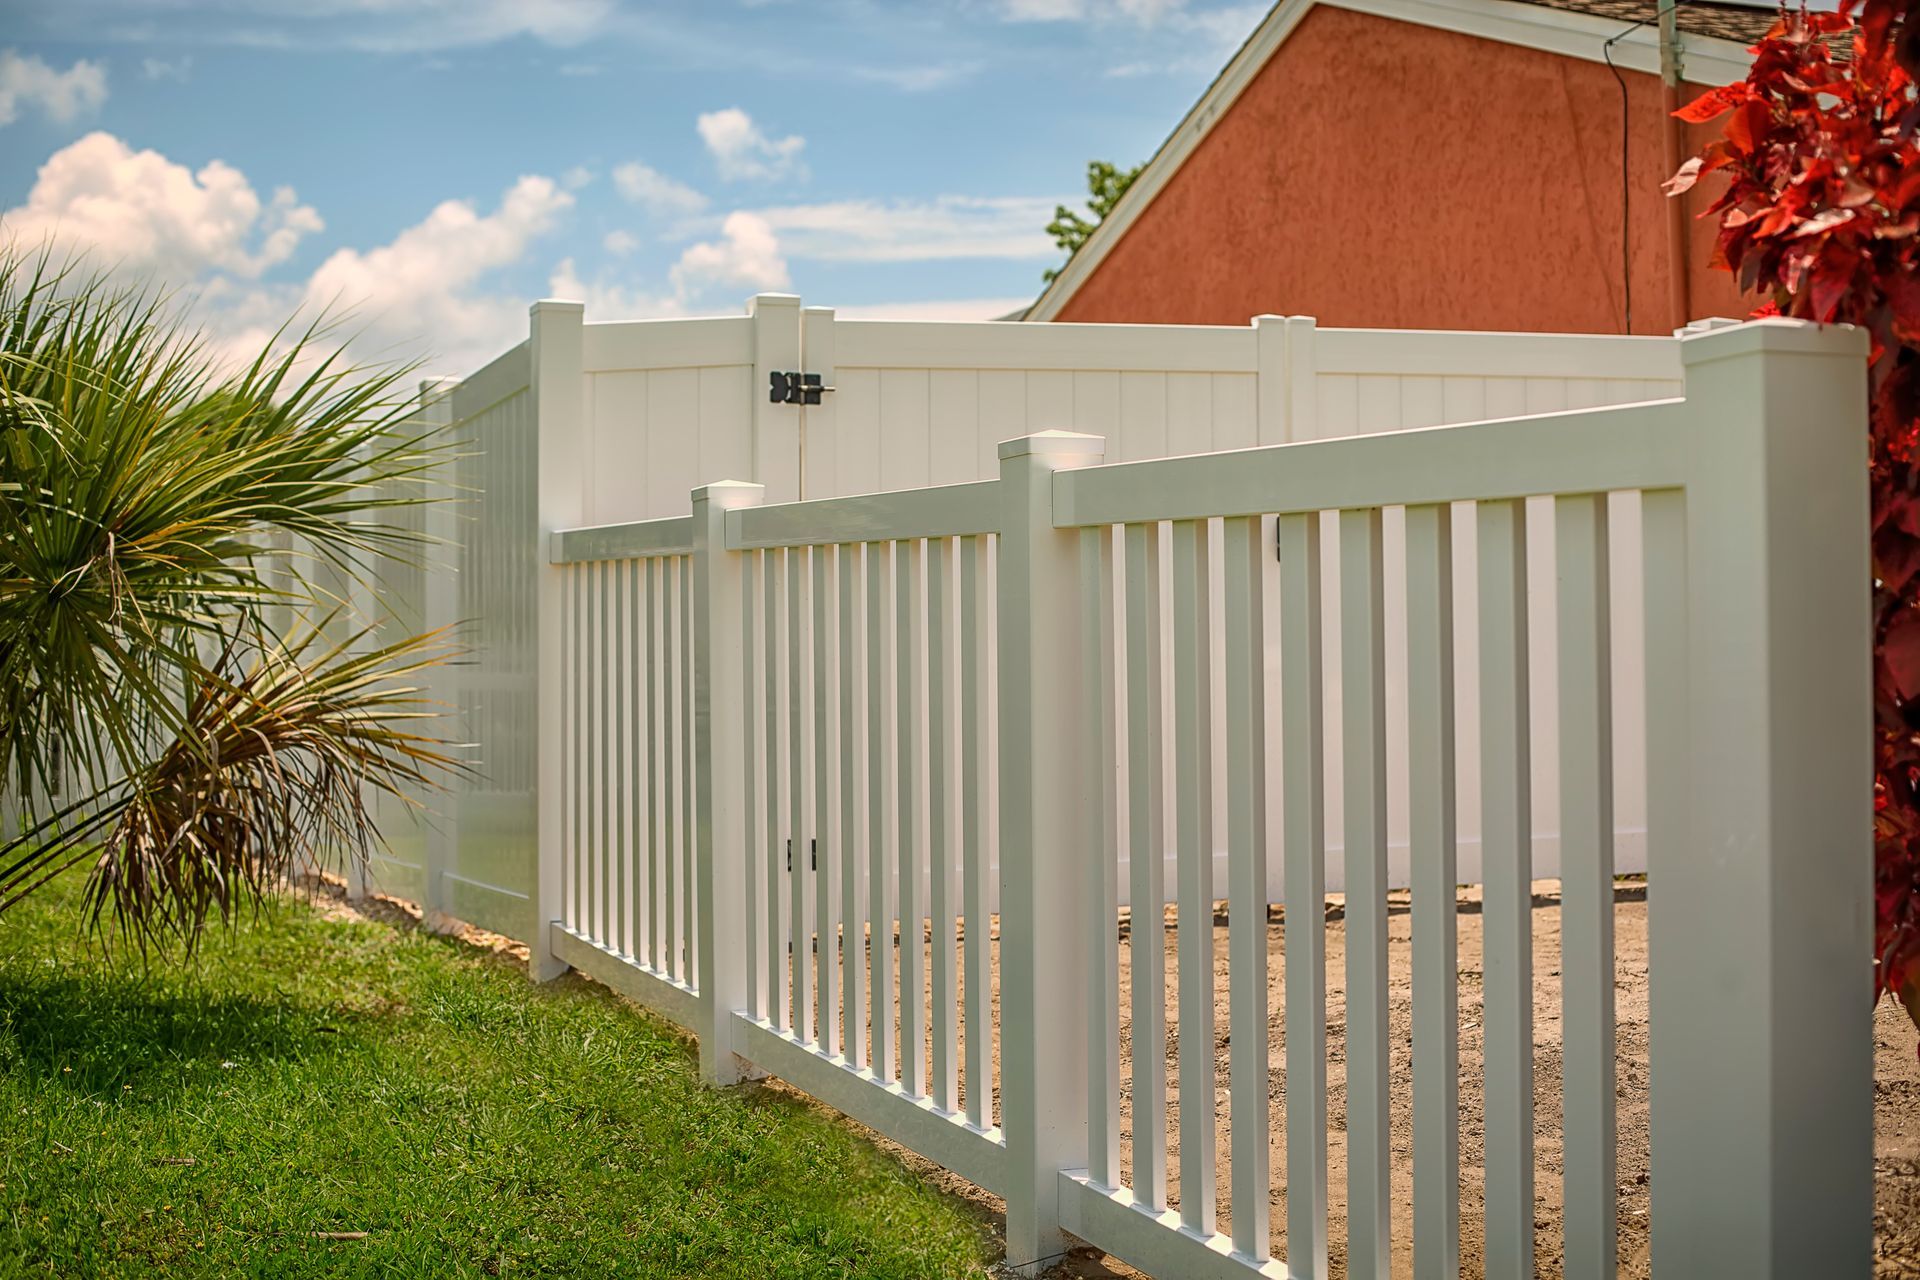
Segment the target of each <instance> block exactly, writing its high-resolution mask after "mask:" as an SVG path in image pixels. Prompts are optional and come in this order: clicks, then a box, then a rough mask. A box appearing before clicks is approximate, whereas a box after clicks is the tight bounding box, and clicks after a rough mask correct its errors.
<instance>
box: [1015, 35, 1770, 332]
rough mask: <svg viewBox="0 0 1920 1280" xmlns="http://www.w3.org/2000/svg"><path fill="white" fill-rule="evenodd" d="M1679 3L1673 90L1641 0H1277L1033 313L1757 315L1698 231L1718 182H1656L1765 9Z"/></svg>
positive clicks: (1509, 326) (1112, 316)
mask: <svg viewBox="0 0 1920 1280" xmlns="http://www.w3.org/2000/svg"><path fill="white" fill-rule="evenodd" d="M1675 17H1676V25H1677V29H1678V31H1677V39H1676V40H1675V42H1674V52H1675V55H1676V57H1677V63H1678V66H1677V75H1675V76H1674V77H1673V79H1674V81H1675V82H1674V83H1672V84H1670V85H1669V84H1668V83H1665V82H1663V78H1662V73H1661V39H1660V35H1659V30H1660V24H1659V22H1658V21H1657V20H1656V10H1655V7H1654V5H1653V4H1652V3H1651V2H1650V0H1541V2H1538V3H1531V2H1525V0H1281V3H1279V4H1278V5H1276V6H1275V7H1274V9H1273V11H1272V12H1271V13H1269V14H1268V15H1267V17H1266V19H1265V20H1264V21H1263V22H1262V23H1261V25H1260V27H1259V29H1258V30H1257V31H1255V32H1254V34H1253V36H1252V37H1251V38H1250V39H1249V40H1248V41H1247V43H1246V45H1245V46H1244V47H1243V48H1242V49H1241V50H1240V52H1239V53H1238V54H1237V55H1235V57H1234V58H1233V60H1232V61H1231V62H1230V63H1229V64H1228V65H1227V67H1226V69H1225V70H1224V71H1222V72H1221V74H1220V76H1219V78H1218V79H1217V80H1215V81H1214V83H1213V85H1212V87H1211V88H1209V89H1208V91H1207V93H1206V95H1205V96H1204V97H1202V98H1201V100H1200V101H1199V103H1198V104H1196V105H1195V106H1194V108H1193V110H1192V111H1190V112H1189V113H1188V114H1187V117H1186V119H1185V120H1183V121H1181V122H1180V125H1179V127H1178V128H1177V129H1175V130H1174V132H1173V134H1172V136H1170V137H1169V138H1168V139H1167V141H1166V142H1165V143H1164V144H1163V145H1162V146H1161V148H1160V150H1159V151H1158V152H1157V153H1155V155H1154V157H1153V159H1152V160H1151V162H1150V163H1149V164H1148V166H1147V168H1146V170H1145V171H1144V172H1143V173H1142V174H1141V175H1140V177H1139V178H1138V179H1137V180H1136V181H1135V183H1134V185H1133V187H1132V188H1131V189H1130V190H1129V191H1128V192H1127V194H1126V196H1125V197H1124V198H1123V199H1122V200H1121V202H1120V204H1119V205H1118V206H1117V207H1116V208H1115V209H1114V211H1113V213H1112V214H1111V215H1110V216H1109V217H1108V218H1107V220H1106V221H1105V222H1104V223H1102V224H1101V226H1100V227H1099V228H1098V230H1097V231H1096V232H1095V233H1094V235H1093V236H1092V238H1091V239H1090V240H1089V241H1088V242H1087V243H1086V244H1085V245H1084V246H1083V247H1082V248H1081V249H1080V251H1079V252H1078V253H1077V254H1075V255H1074V257H1073V258H1072V260H1071V261H1070V262H1069V263H1068V264H1067V266H1066V268H1065V269H1064V270H1063V271H1062V272H1061V274H1060V276H1059V277H1058V278H1057V279H1056V280H1055V281H1054V282H1053V283H1052V285H1051V286H1050V287H1049V288H1048V289H1047V291H1046V292H1045V293H1044V294H1042V295H1041V297H1040V299H1039V300H1038V301H1037V302H1036V303H1035V304H1034V306H1033V307H1032V308H1031V309H1030V310H1029V311H1028V312H1027V315H1026V318H1027V319H1029V320H1087V321H1114V322H1121V321H1125V322H1155V323H1185V324H1244V323H1246V322H1247V320H1248V318H1249V317H1251V316H1254V315H1257V314H1261V313H1266V312H1273V313H1281V314H1293V315H1312V316H1315V317H1317V318H1318V319H1319V321H1320V322H1321V323H1322V324H1325V325H1353V326H1365V327H1380V328H1417V329H1505V330H1556V331H1563V332H1594V333H1619V332H1624V331H1627V329H1628V323H1627V310H1628V304H1629V301H1630V302H1631V308H1632V324H1631V331H1632V332H1635V333H1665V332H1669V331H1671V330H1672V329H1674V328H1675V327H1677V326H1679V325H1681V324H1683V323H1685V322H1686V321H1688V320H1692V319H1696V318H1699V317H1703V316H1711V315H1731V316H1741V315H1745V314H1746V313H1747V312H1748V311H1749V310H1750V309H1751V306H1750V304H1749V303H1748V302H1745V301H1743V300H1742V299H1741V298H1740V296H1739V294H1738V293H1737V291H1736V290H1735V289H1734V287H1733V282H1732V278H1731V277H1730V276H1729V275H1728V274H1727V273H1726V272H1724V271H1718V270H1713V269H1710V268H1709V266H1708V258H1709V255H1710V252H1711V247H1712V227H1711V225H1710V224H1709V223H1706V222H1699V221H1696V220H1695V219H1694V214H1695V213H1696V212H1697V211H1698V210H1699V209H1702V208H1705V207H1706V204H1707V203H1708V202H1710V200H1711V192H1710V191H1709V190H1708V188H1707V184H1704V183H1703V184H1702V186H1701V187H1700V188H1696V190H1695V191H1694V192H1693V193H1692V194H1691V195H1690V196H1689V197H1688V198H1687V202H1686V203H1685V204H1681V203H1679V202H1673V201H1669V199H1668V198H1667V197H1666V196H1665V194H1664V193H1663V192H1662V191H1661V189H1660V184H1661V182H1662V181H1663V180H1664V179H1665V178H1666V177H1667V176H1668V175H1670V174H1671V173H1672V171H1673V170H1674V168H1675V167H1677V165H1678V164H1679V162H1680V161H1681V160H1682V159H1684V158H1685V157H1686V156H1687V155H1690V154H1692V152H1693V150H1694V149H1695V147H1696V144H1697V143H1698V142H1700V141H1702V140H1703V139H1704V138H1705V137H1707V136H1710V133H1711V131H1712V130H1713V128H1714V126H1711V125H1710V126H1705V130H1704V131H1698V130H1692V129H1689V128H1687V127H1686V126H1683V125H1680V124H1679V123H1678V122H1677V121H1672V119H1671V116H1670V114H1669V112H1670V110H1671V106H1672V104H1675V103H1685V102H1687V101H1689V100H1691V98H1692V97H1693V96H1694V95H1695V94H1696V93H1698V92H1699V91H1700V89H1701V88H1703V87H1705V86H1711V85H1717V84H1724V83H1726V82H1728V81H1730V80H1735V79H1739V78H1740V77H1742V76H1744V75H1745V74H1746V69H1747V66H1748V62H1749V55H1748V54H1747V52H1746V49H1747V46H1748V45H1750V44H1751V43H1752V42H1753V41H1755V40H1757V39H1758V38H1759V37H1760V36H1761V35H1762V34H1763V33H1764V32H1765V31H1766V29H1767V27H1768V26H1769V25H1771V23H1772V22H1773V19H1774V11H1773V10H1770V9H1765V8H1754V7H1745V6H1739V5H1726V4H1707V3H1688V4H1682V5H1680V6H1679V7H1678V9H1677V12H1676V15H1675ZM1636 23H1640V24H1643V25H1639V26H1637V27H1635V26H1634V25H1633V24H1636ZM1616 37H1617V39H1616ZM1609 40H1613V43H1612V45H1611V48H1610V50H1609V48H1608V41H1609ZM1608 52H1610V53H1611V56H1612V61H1613V63H1614V66H1615V67H1617V68H1618V77H1617V78H1616V74H1615V71H1614V70H1613V69H1612V68H1609V66H1608V65H1607V55H1608ZM1623 144H1624V145H1623ZM1623 181H1624V184H1625V188H1626V189H1625V191H1624V192H1623ZM1623 196H1624V200H1623ZM1623 203H1624V205H1625V206H1626V212H1625V224H1626V225H1625V230H1626V237H1625V240H1626V243H1625V244H1624V245H1623V243H1622V239H1623V237H1622V221H1623Z"/></svg>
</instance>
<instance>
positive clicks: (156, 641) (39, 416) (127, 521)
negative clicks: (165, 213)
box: [0, 253, 456, 951]
mask: <svg viewBox="0 0 1920 1280" xmlns="http://www.w3.org/2000/svg"><path fill="white" fill-rule="evenodd" d="M176 317H177V310H176V309H175V308H174V307H172V306H171V304H170V302H169V300H168V299H167V298H165V297H164V296H162V295H159V294H156V293H153V292H151V291H148V290H143V289H124V288H118V287H115V286H113V285H112V284H110V283H109V282H107V281H106V280H104V279H103V278H101V277H98V276H93V277H85V276H83V275H82V274H81V273H80V272H79V271H78V270H77V269H75V268H74V267H73V266H72V265H71V264H69V265H68V266H65V267H62V266H56V265H54V264H52V263H51V262H50V261H49V260H48V259H47V258H46V257H45V256H41V257H38V258H28V257H23V256H20V255H17V254H13V253H6V254H4V255H0V800H4V801H5V802H6V803H7V805H8V807H9V808H10V809H11V810H13V811H14V812H15V813H17V814H18V815H19V818H20V823H19V829H18V832H17V834H16V835H15V836H14V837H13V838H12V839H10V840H9V841H7V842H6V843H5V844H4V845H0V911H4V910H5V909H6V908H7V907H8V906H11V905H12V904H14V903H15V902H18V901H19V900H20V899H21V897H23V896H24V895H25V894H27V893H30V892H31V891H32V890H33V889H34V888H36V887H37V886H39V885H40V884H43V883H45V882H46V880H47V879H48V878H49V877H51V876H53V875H57V874H59V873H60V872H61V871H62V870H64V869H66V868H67V867H70V866H73V865H75V864H77V863H81V862H85V861H88V860H91V861H92V870H91V874H90V878H89V884H88V894H87V919H88V921H89V922H90V923H91V925H92V926H93V927H95V928H99V927H100V926H101V925H102V924H103V923H106V922H111V923H112V924H113V925H115V926H116V927H117V931H118V932H119V933H120V934H121V936H122V937H123V938H125V939H127V940H131V941H132V942H134V943H136V944H137V945H138V946H139V947H140V948H141V949H142V950H143V951H144V950H145V949H146V948H147V947H149V946H150V945H152V944H154V943H156V942H158V943H166V942H179V943H183V944H184V945H185V946H187V947H189V948H190V947H191V946H192V944H193V942H194V941H195V939H196V938H197V937H198V936H199V935H200V933H201V932H202V930H203V929H204V928H205V926H206V924H207V922H208V920H209V919H210V918H219V919H222V920H231V919H232V918H233V916H234V914H235V913H236V912H237V911H240V910H243V909H245V908H247V907H249V906H250V905H257V904H258V902H259V900H260V898H261V896H262V895H263V894H265V893H267V892H270V891H271V890H272V889H273V888H274V886H276V885H277V884H279V883H281V882H282V881H283V880H284V879H285V878H286V877H287V876H288V875H289V873H290V872H292V871H294V870H295V869H297V868H299V867H302V866H306V865H313V864H325V863H328V862H335V863H337V861H338V860H339V859H341V858H364V857H365V856H366V853H367V850H368V846H369V842H370V841H371V840H373V839H376V838H377V833H376V832H375V831H374V829H373V824H372V822H371V819H370V817H369V808H368V801H369V798H370V797H371V796H372V795H375V794H378V793H380V792H386V793H388V794H391V795H394V796H399V797H402V798H404V797H405V796H406V795H407V794H408V793H410V792H413V791H417V790H418V789H420V788H421V787H423V786H427V785H430V784H431V783H433V782H434V781H436V780H437V778H438V777H439V775H440V774H441V773H442V772H443V771H444V770H446V769H448V768H452V767H456V766H455V762H454V761H453V760H452V759H451V758H450V756H449V754H448V752H447V750H446V748H445V747H444V746H443V744H441V743H440V742H439V741H437V740H436V739H435V738H434V737H433V736H431V735H430V734H429V733H428V732H427V729H428V727H429V726H428V725H426V724H425V723H423V721H424V719H425V718H426V717H430V716H431V715H432V714H433V710H432V708H431V706H430V705H428V703H427V702H426V700H425V698H424V696H423V693H422V691H421V689H420V687H419V674H420V672H421V669H422V668H423V667H424V666H425V665H427V664H429V663H431V662H433V661H436V660H438V659H439V658H440V657H442V656H444V652H445V645H444V643H443V642H442V640H441V638H440V637H438V636H436V635H426V636H414V637H408V638H405V639H401V640H398V641H394V642H386V641H384V640H379V641H376V640H375V639H374V638H373V632H372V631H371V630H370V629H369V627H368V625H367V623H366V621H365V620H364V619H350V618H349V617H347V616H346V614H345V612H344V610H343V608H342V605H341V602H340V601H339V600H338V599H337V598H333V597H332V596H330V595H329V594H328V593H327V592H326V591H324V590H321V589H319V588H317V587H314V586H310V585H308V583H309V582H312V581H318V580H319V579H321V578H322V577H324V576H329V574H330V575H331V576H334V577H338V576H340V575H342V574H345V575H349V576H352V575H365V574H369V573H372V572H374V571H375V567H376V566H377V565H378V564H379V563H380V561H381V560H382V559H383V558H385V557H393V556H405V555H412V554H419V553H420V552H421V551H422V548H420V547H419V546H418V545H417V543H418V538H417V536H415V535H411V534H409V533H407V532H406V531H405V530H404V529H403V528H402V526H401V525H400V524H399V523H397V522H395V521H394V519H393V516H394V514H395V512H394V508H396V507H398V506H402V505H405V504H409V503H417V502H419V501H421V500H423V496H424V486H423V484H422V480H423V477H424V476H425V473H426V471H427V469H428V468H429V467H431V466H432V465H433V464H434V463H435V462H436V460H437V458H436V455H437V453H438V452H439V451H440V447H439V446H438V445H437V443H434V442H427V443H426V444H423V443H422V441H421V440H420V439H419V433H418V432H417V431H416V430H413V429H412V428H411V427H408V428H405V429H403V428H402V426H401V423H402V419H404V418H405V417H406V416H407V415H408V414H409V413H410V412H411V409H412V404H411V403H410V401H409V398H408V397H407V396H406V394H405V383H406V378H407V375H408V373H409V372H410V370H408V369H406V368H404V367H371V368H370V367H365V366H361V365H356V364H354V363H352V362H350V361H348V360H347V359H346V358H345V357H344V356H343V354H342V353H341V352H340V351H338V350H330V349H328V346H327V336H328V334H327V330H326V329H325V328H324V327H323V326H314V327H310V328H308V329H306V330H305V331H303V332H283V333H280V334H276V335H275V336H274V339H273V341H272V342H271V343H270V344H269V345H268V349H267V351H266V352H265V353H263V354H262V355H260V356H259V357H258V358H257V359H255V360H253V361H252V362H251V363H250V364H247V365H245V366H244V367H242V368H240V369H238V370H237V371H233V372H228V371H225V369H224V367H223V365H222V363H221V361H220V360H219V359H218V358H217V356H216V355H215V354H214V353H213V352H212V351H211V350H210V348H209V347H208V345H207V343H206V342H205V341H204V340H203V339H202V337H201V336H200V335H199V334H198V333H197V332H196V331H194V330H192V329H191V328H189V327H187V326H185V325H184V324H183V323H182V322H181V321H180V320H179V319H177V318H176ZM295 548H298V552H297V555H296V552H295V550H294V549H295ZM326 566H331V569H330V570H329V574H322V573H318V572H315V570H317V569H320V568H322V567H326ZM343 632H345V633H347V634H341V633H343Z"/></svg>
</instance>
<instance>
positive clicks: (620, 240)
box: [600, 231, 640, 258]
mask: <svg viewBox="0 0 1920 1280" xmlns="http://www.w3.org/2000/svg"><path fill="white" fill-rule="evenodd" d="M600 245H601V247H602V248H604V249H605V250H606V251H607V252H608V253H611V254H613V255H614V256H616V257H621V258H624V257H626V256H627V255H628V254H630V253H632V252H633V251H634V250H635V249H638V248H639V247H640V240H639V238H638V237H636V236H635V235H634V234H633V233H632V232H629V231H609V232H607V234H606V238H605V239H603V240H601V241H600Z"/></svg>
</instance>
